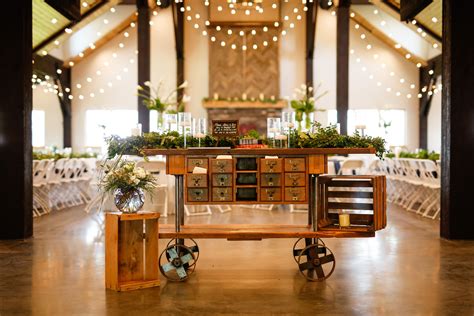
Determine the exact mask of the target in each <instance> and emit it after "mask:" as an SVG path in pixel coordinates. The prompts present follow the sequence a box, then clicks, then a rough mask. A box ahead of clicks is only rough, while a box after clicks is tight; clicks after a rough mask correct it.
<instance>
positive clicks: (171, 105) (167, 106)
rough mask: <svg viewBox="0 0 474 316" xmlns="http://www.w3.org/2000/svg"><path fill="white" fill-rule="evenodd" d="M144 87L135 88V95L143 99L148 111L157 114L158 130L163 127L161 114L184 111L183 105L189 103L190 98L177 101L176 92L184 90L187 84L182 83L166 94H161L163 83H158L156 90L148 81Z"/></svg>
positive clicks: (185, 96)
mask: <svg viewBox="0 0 474 316" xmlns="http://www.w3.org/2000/svg"><path fill="white" fill-rule="evenodd" d="M144 86H145V87H147V88H145V87H142V86H138V87H137V95H138V96H140V97H142V98H143V104H144V105H145V106H146V107H147V108H148V110H150V111H153V110H155V111H156V112H157V113H158V122H157V123H158V129H161V127H162V126H163V113H165V112H166V113H177V112H182V111H183V110H184V104H185V103H186V102H189V101H190V97H189V96H187V95H184V96H183V98H182V99H181V100H178V91H180V90H184V89H185V88H186V87H187V86H188V82H187V81H184V82H183V83H182V84H180V85H179V86H178V87H177V88H176V89H173V90H171V91H170V92H169V93H168V94H163V92H162V90H163V81H160V82H159V83H158V86H156V88H155V87H154V86H153V85H152V83H151V82H150V81H146V82H145V83H144Z"/></svg>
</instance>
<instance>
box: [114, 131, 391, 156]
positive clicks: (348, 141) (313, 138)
mask: <svg viewBox="0 0 474 316" xmlns="http://www.w3.org/2000/svg"><path fill="white" fill-rule="evenodd" d="M290 138H291V144H294V146H293V147H296V148H375V150H376V154H377V156H378V157H380V158H382V157H383V154H384V153H385V140H384V139H383V138H381V137H370V136H361V135H359V134H358V133H355V134H354V135H352V136H347V135H340V134H339V133H338V132H337V129H336V127H335V126H334V125H332V126H329V127H324V128H323V127H321V125H320V124H316V125H315V132H314V133H308V132H299V133H298V132H296V131H293V132H292V134H291V135H290ZM107 142H108V145H109V148H108V156H109V158H113V157H115V156H116V155H121V154H129V155H142V156H143V155H144V154H143V149H153V148H160V149H176V148H183V143H184V138H183V136H181V135H179V134H178V133H177V132H167V133H163V134H159V133H155V132H152V133H145V134H144V136H131V137H127V138H120V137H118V136H112V137H110V138H109V139H108V140H107ZM198 142H199V140H198V139H197V138H194V137H192V136H187V138H186V143H187V145H188V147H197V146H198ZM238 143H239V140H238V138H222V139H216V138H214V137H212V136H210V135H207V136H206V137H205V138H204V139H202V140H201V146H202V147H231V148H234V147H236V146H237V145H238ZM263 143H264V144H265V143H267V141H266V140H263Z"/></svg>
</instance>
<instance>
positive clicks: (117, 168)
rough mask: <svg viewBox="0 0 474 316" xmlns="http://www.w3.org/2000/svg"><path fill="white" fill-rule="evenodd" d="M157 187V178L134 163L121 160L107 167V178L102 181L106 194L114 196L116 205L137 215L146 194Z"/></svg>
mask: <svg viewBox="0 0 474 316" xmlns="http://www.w3.org/2000/svg"><path fill="white" fill-rule="evenodd" d="M155 187H156V180H155V178H154V177H153V176H152V175H151V174H150V173H148V172H147V171H145V169H143V168H140V167H137V166H136V164H135V163H134V162H130V161H122V160H119V161H118V163H116V164H115V165H113V166H109V167H106V170H105V176H104V177H103V178H102V179H101V181H100V188H101V190H102V191H103V192H104V193H112V194H113V195H114V203H115V206H117V208H118V209H119V210H120V211H121V212H124V213H136V212H138V211H139V210H140V209H141V208H142V207H143V204H144V203H145V193H144V191H147V192H150V193H151V192H152V190H153V189H154V188H155Z"/></svg>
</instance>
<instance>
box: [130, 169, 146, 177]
mask: <svg viewBox="0 0 474 316" xmlns="http://www.w3.org/2000/svg"><path fill="white" fill-rule="evenodd" d="M133 173H134V174H135V175H136V177H137V178H138V179H145V178H146V171H145V169H143V168H136V169H135V171H134V172H133Z"/></svg>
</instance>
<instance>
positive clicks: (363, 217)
mask: <svg viewBox="0 0 474 316" xmlns="http://www.w3.org/2000/svg"><path fill="white" fill-rule="evenodd" d="M317 197H318V198H317V201H318V205H317V208H318V228H319V229H321V230H331V229H345V230H353V231H377V230H381V229H383V228H385V226H386V225H387V214H386V208H387V207H386V206H387V205H386V204H387V202H386V200H387V199H386V179H385V176H381V175H373V176H320V177H319V178H318V186H317ZM341 212H344V213H346V214H350V222H351V226H349V227H344V228H341V227H339V213H341Z"/></svg>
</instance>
